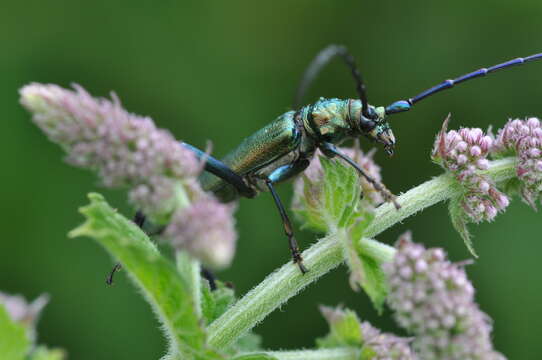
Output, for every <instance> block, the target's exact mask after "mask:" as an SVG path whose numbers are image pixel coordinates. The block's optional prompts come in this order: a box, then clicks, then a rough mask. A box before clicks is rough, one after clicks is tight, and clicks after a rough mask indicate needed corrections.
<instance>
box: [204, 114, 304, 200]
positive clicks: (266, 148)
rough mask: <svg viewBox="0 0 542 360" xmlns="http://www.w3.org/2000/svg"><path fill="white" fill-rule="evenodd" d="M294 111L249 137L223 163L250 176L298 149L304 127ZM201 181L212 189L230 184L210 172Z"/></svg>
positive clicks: (239, 172) (208, 188)
mask: <svg viewBox="0 0 542 360" xmlns="http://www.w3.org/2000/svg"><path fill="white" fill-rule="evenodd" d="M294 114H295V113H294V112H293V111H289V112H287V113H285V114H283V115H281V116H279V117H278V118H277V119H276V120H274V121H273V122H271V123H270V124H268V125H266V126H265V127H263V128H262V129H260V130H258V131H256V132H255V133H254V134H252V135H251V136H249V137H247V138H245V139H244V140H243V141H242V142H241V144H239V146H237V148H235V149H234V150H233V151H231V152H230V153H229V154H228V155H226V156H225V157H224V158H223V159H222V162H224V164H226V165H227V166H229V167H230V169H232V170H233V171H234V172H236V173H237V174H239V175H246V174H248V173H250V172H253V171H256V170H258V169H261V168H263V167H265V166H267V165H268V164H269V163H271V162H272V161H274V160H276V159H278V158H280V157H282V156H284V155H285V154H287V153H289V152H290V151H292V150H294V149H295V148H296V147H297V146H298V145H299V143H300V140H301V130H300V129H299V128H298V126H297V125H296V122H295V119H294ZM200 181H201V183H202V186H203V188H204V189H205V190H208V191H218V190H220V189H221V188H223V187H230V186H229V185H228V184H226V183H225V182H224V181H223V180H222V179H220V178H218V177H216V176H214V175H212V174H209V173H205V174H203V175H202V176H201V178H200ZM220 192H221V193H222V192H223V191H220ZM220 197H223V196H220Z"/></svg>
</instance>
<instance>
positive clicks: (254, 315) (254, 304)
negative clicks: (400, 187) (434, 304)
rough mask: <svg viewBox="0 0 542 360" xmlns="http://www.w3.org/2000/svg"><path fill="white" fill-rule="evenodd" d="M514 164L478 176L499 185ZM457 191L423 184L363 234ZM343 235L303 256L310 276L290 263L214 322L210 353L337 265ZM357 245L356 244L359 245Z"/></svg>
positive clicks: (446, 179) (444, 184)
mask: <svg viewBox="0 0 542 360" xmlns="http://www.w3.org/2000/svg"><path fill="white" fill-rule="evenodd" d="M515 164H516V160H515V158H506V159H502V160H497V161H493V162H491V164H490V167H489V169H488V170H486V171H485V172H484V173H485V174H487V175H489V176H491V177H492V178H493V179H494V180H495V181H497V182H500V181H504V180H506V179H510V178H512V177H513V176H515ZM461 191H462V189H461V187H460V186H459V185H458V184H457V182H456V181H455V179H454V178H453V177H452V176H449V175H446V174H445V175H441V176H439V177H436V178H434V179H432V180H429V181H427V182H425V183H423V184H421V185H418V186H417V187H415V188H413V189H410V190H409V191H408V192H406V193H404V194H403V195H401V196H399V198H398V199H397V201H398V202H399V204H400V205H401V209H399V210H396V209H395V208H394V207H393V205H392V204H389V203H386V204H384V205H382V206H380V207H379V208H378V209H377V210H376V214H375V219H374V220H373V222H372V223H371V225H369V227H368V228H367V230H366V231H365V234H364V235H365V236H366V237H374V236H376V235H378V234H379V233H381V232H382V231H384V230H386V229H388V228H389V227H391V226H392V225H394V224H396V223H398V222H400V221H402V220H404V219H405V218H407V217H409V216H411V215H413V214H415V213H417V212H419V211H421V210H423V209H425V208H427V207H429V206H432V205H434V204H436V203H438V202H440V201H443V200H446V199H449V198H451V197H452V196H454V195H458V194H459V192H461ZM341 234H343V235H344V232H341V231H339V232H337V233H334V234H330V235H328V236H326V237H324V238H322V239H320V240H319V241H318V242H317V243H316V244H314V245H313V246H311V247H310V248H309V249H307V250H306V251H304V252H303V258H304V259H305V264H306V265H307V266H308V268H309V269H310V271H309V272H308V273H307V274H305V275H301V273H300V272H299V270H298V268H297V267H296V266H294V265H293V264H291V263H288V264H285V265H283V266H282V267H281V268H279V269H278V270H276V271H275V272H273V273H272V274H270V275H269V276H267V277H266V278H265V279H264V280H263V281H262V282H261V283H260V284H259V285H258V286H256V287H255V288H254V289H252V290H251V291H249V292H248V293H247V294H246V295H245V296H244V297H243V298H241V299H240V300H239V301H238V302H237V303H236V304H235V305H234V306H232V307H231V308H230V309H229V310H228V311H226V312H225V313H224V314H223V315H222V316H221V317H219V318H218V319H216V320H215V321H214V322H213V323H212V324H211V325H210V326H209V328H208V343H209V344H210V345H211V346H213V347H216V348H221V347H224V346H227V345H229V344H231V343H232V342H234V341H235V340H236V339H238V338H239V337H240V336H241V335H243V334H244V333H245V332H247V331H248V330H250V329H251V328H253V327H254V326H255V325H256V324H258V323H259V322H260V321H262V320H263V319H264V318H265V317H266V316H267V315H268V314H269V313H270V312H272V311H273V310H275V309H276V308H277V307H279V306H280V305H282V304H283V303H284V302H286V301H287V300H288V299H289V298H291V297H292V296H294V295H296V294H297V293H298V292H299V291H301V290H302V289H303V288H304V287H305V286H307V285H309V284H310V283H312V282H313V281H315V280H316V279H318V278H319V277H320V276H322V275H324V274H325V273H327V272H328V271H330V270H331V269H333V268H335V267H337V266H339V265H340V264H341V263H342V262H343V260H344V259H343V252H342V246H341V241H342V239H340V238H339V236H340V235H341ZM360 241H361V239H360ZM363 242H364V245H363V246H364V248H367V249H368V251H370V252H371V254H372V255H373V256H374V257H376V258H379V259H385V260H389V259H391V258H392V257H393V254H394V249H393V248H392V247H390V246H389V245H386V244H383V243H380V242H378V241H376V240H371V239H367V238H364V239H363Z"/></svg>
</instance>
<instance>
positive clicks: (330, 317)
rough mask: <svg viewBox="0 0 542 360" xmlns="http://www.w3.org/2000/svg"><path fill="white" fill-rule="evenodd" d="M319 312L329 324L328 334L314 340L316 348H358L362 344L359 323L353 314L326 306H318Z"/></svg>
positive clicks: (346, 310)
mask: <svg viewBox="0 0 542 360" xmlns="http://www.w3.org/2000/svg"><path fill="white" fill-rule="evenodd" d="M320 311H321V312H322V314H323V315H324V317H325V318H326V320H327V322H328V324H329V334H328V335H327V336H325V337H323V338H318V339H316V345H317V347H318V348H320V349H322V348H336V347H341V346H360V345H361V344H362V343H363V335H362V333H361V322H360V320H359V319H358V316H357V315H356V313H355V312H353V311H352V310H349V309H342V308H340V307H338V308H335V309H334V308H331V307H328V306H320Z"/></svg>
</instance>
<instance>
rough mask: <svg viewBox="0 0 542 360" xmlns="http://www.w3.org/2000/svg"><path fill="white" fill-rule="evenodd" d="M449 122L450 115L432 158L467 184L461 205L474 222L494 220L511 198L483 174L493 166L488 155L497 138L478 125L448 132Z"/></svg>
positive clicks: (434, 148)
mask: <svg viewBox="0 0 542 360" xmlns="http://www.w3.org/2000/svg"><path fill="white" fill-rule="evenodd" d="M448 121H449V117H448V118H447V119H446V120H445V121H444V124H443V126H442V130H441V132H440V133H439V134H438V135H437V138H436V140H435V146H434V147H433V152H432V158H433V160H434V161H435V162H437V163H438V164H440V165H441V166H442V167H443V168H445V169H447V170H448V171H450V172H451V173H452V174H453V175H454V177H455V178H456V179H457V180H458V181H459V182H460V183H461V185H462V186H463V187H464V190H465V191H464V194H463V197H462V200H461V204H462V206H463V209H464V212H465V214H466V215H467V216H468V217H469V219H470V221H472V222H475V223H478V222H481V221H491V220H493V219H494V218H495V216H496V215H497V213H498V212H499V211H503V210H504V209H506V207H507V206H508V204H509V200H508V197H507V196H506V195H505V194H503V193H502V192H500V191H499V190H498V189H497V187H496V185H495V183H494V182H493V181H492V180H491V179H490V178H489V177H488V176H485V175H482V174H480V173H479V171H483V170H487V168H488V166H489V160H488V155H489V153H490V150H491V148H492V145H493V139H492V138H491V136H489V135H485V134H484V133H483V131H482V130H481V129H477V128H475V129H471V128H461V129H460V130H459V131H455V130H451V131H448V132H447V131H446V130H447V127H448Z"/></svg>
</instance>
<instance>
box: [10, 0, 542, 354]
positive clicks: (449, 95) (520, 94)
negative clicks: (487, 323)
mask: <svg viewBox="0 0 542 360" xmlns="http://www.w3.org/2000/svg"><path fill="white" fill-rule="evenodd" d="M541 15H542V2H541V1H539V0H531V1H516V2H512V1H504V0H495V1H491V2H485V1H471V0H470V1H468V0H456V1H446V2H445V1H438V2H437V1H408V2H407V1H388V0H385V1H372V2H367V1H315V0H311V1H309V0H303V1H268V2H259V1H153V2H150V1H148V2H142V1H133V0H132V1H91V2H83V1H24V2H23V1H19V2H14V1H7V2H6V1H5V0H4V1H3V2H2V4H1V5H0V45H1V49H2V53H1V56H0V108H1V110H2V113H1V114H2V115H1V117H2V124H3V126H4V127H3V128H2V131H0V137H1V138H0V156H1V157H2V161H1V164H2V172H1V177H0V179H1V180H0V181H1V187H0V191H1V193H0V219H1V224H2V232H1V234H2V235H1V238H2V240H1V241H0V289H1V290H3V291H7V292H11V293H22V294H24V295H25V296H27V297H30V298H34V297H36V296H37V295H38V294H40V293H42V292H48V293H50V294H51V296H52V300H51V303H50V305H49V306H48V307H47V308H46V310H45V313H44V316H43V318H42V319H41V322H40V324H39V341H40V342H42V343H46V344H49V345H51V346H60V347H64V348H65V349H67V351H68V353H69V354H70V358H71V359H79V360H85V359H134V360H135V359H157V358H158V357H159V356H160V355H162V354H163V353H164V350H165V346H164V340H163V339H162V337H161V334H160V331H159V330H158V328H157V325H158V324H157V322H156V320H155V319H154V316H153V315H152V313H151V311H150V309H149V307H148V306H147V305H146V303H145V302H144V301H143V300H142V298H141V296H139V294H138V293H137V291H135V289H134V287H133V286H131V284H130V283H129V281H128V279H127V278H126V276H125V274H122V273H121V275H120V276H119V277H118V278H117V282H116V285H115V286H114V287H107V286H106V285H105V283H104V280H105V276H106V274H107V273H108V271H109V270H110V268H111V265H112V263H113V262H112V260H111V259H110V258H109V256H108V255H107V254H106V253H105V252H104V251H103V250H102V249H101V248H99V247H98V246H97V244H95V243H94V242H92V241H89V240H86V239H76V240H73V239H68V238H67V237H66V233H67V232H68V231H69V230H70V229H72V228H73V227H75V226H76V225H78V224H79V223H80V222H81V221H82V217H81V216H80V215H79V214H78V213H77V208H78V207H79V206H81V205H83V204H85V203H86V202H87V200H86V193H88V192H90V191H100V192H102V193H104V194H105V195H106V197H107V198H108V199H109V200H110V202H111V203H113V204H115V206H118V207H119V209H121V211H122V212H123V213H125V214H126V215H127V216H131V214H132V213H133V209H130V208H129V207H128V206H127V205H126V202H125V192H123V191H106V190H104V189H102V188H100V187H99V184H98V183H97V179H96V177H95V176H94V175H93V174H91V173H89V172H86V171H83V170H80V169H75V168H73V167H70V166H68V165H66V164H65V163H63V161H62V157H63V153H62V151H61V150H60V149H59V147H57V146H56V145H54V144H52V143H50V142H48V141H47V140H46V138H45V136H44V135H43V134H42V133H41V132H40V131H39V130H38V129H37V128H36V127H35V126H34V125H33V124H32V123H31V122H30V116H29V114H28V113H26V112H25V111H24V110H23V109H22V108H21V106H20V105H19V104H18V93H17V90H18V89H19V88H20V87H21V86H22V85H24V84H27V83H29V82H32V81H37V82H51V83H57V84H60V85H62V86H69V85H70V83H73V82H75V83H78V84H81V85H82V86H84V87H85V88H86V89H88V90H89V91H90V92H91V93H92V94H94V95H100V96H107V95H108V94H109V91H111V90H114V91H116V92H117V93H118V94H119V96H120V98H121V99H122V101H123V104H124V105H125V107H126V108H127V109H129V110H130V111H132V112H135V113H138V114H143V115H150V116H151V117H152V118H153V119H154V120H155V121H156V123H157V124H158V125H159V126H161V127H164V128H168V129H170V130H171V131H172V132H173V133H174V134H175V135H176V136H177V137H178V138H179V139H183V140H186V141H187V142H190V143H192V144H194V145H196V146H204V145H205V143H206V141H207V140H212V141H213V144H214V154H215V155H217V156H221V155H223V154H225V153H226V152H227V151H228V150H229V149H231V148H232V147H234V146H235V145H236V144H237V143H238V142H239V141H240V140H241V139H242V138H243V137H245V136H247V135H249V134H250V133H251V132H253V131H254V130H256V129H258V128H260V127H261V126H263V125H264V124H266V123H267V122H269V121H271V120H272V119H274V118H275V117H276V116H277V115H279V114H281V113H283V112H285V111H287V110H288V109H289V106H291V100H292V97H293V93H294V89H295V87H296V86H297V82H298V80H299V78H300V76H301V74H302V72H303V70H304V68H305V66H306V65H307V64H308V62H309V61H310V60H311V59H312V57H313V56H314V55H315V54H316V53H317V51H318V50H320V49H321V48H323V47H324V46H326V45H328V44H330V43H342V44H345V45H347V46H348V47H349V48H350V50H351V52H352V53H353V54H355V56H356V58H357V61H358V63H359V65H360V67H361V69H362V73H363V75H364V77H365V79H366V82H367V84H368V93H369V100H370V102H371V103H373V104H375V105H386V104H389V103H390V102H392V101H394V100H397V99H399V98H404V97H409V96H413V95H415V94H417V93H418V92H419V91H421V90H424V89H426V88H428V87H430V86H432V85H434V84H436V83H437V82H439V81H441V80H443V79H445V78H450V77H454V76H457V75H461V74H463V73H466V72H469V71H472V70H475V69H477V68H479V67H482V66H490V65H494V64H496V63H498V62H501V61H505V60H508V59H511V58H514V57H518V56H527V55H531V54H533V53H537V52H541V51H542V42H541V39H542V36H541V35H542V31H541V29H542V26H541V23H540V19H541ZM318 96H328V97H355V91H354V84H353V81H352V79H351V78H350V76H349V73H348V71H347V70H346V69H345V68H343V67H342V66H341V65H340V64H339V62H336V63H334V64H332V65H331V66H330V67H329V68H328V70H326V71H325V72H324V73H323V75H322V76H321V78H319V80H318V81H317V83H316V85H315V86H314V87H313V88H312V90H311V92H310V94H309V96H307V98H306V99H305V101H306V102H310V101H313V100H314V99H316V98H317V97H318ZM541 96H542V63H540V62H539V63H533V64H529V65H526V66H523V67H521V68H514V69H510V70H508V71H505V72H502V73H498V74H495V75H492V76H490V77H488V78H486V79H480V80H476V81H473V82H470V83H468V84H464V85H461V86H459V87H458V88H456V89H455V90H451V91H449V92H445V93H442V94H439V95H436V96H434V97H433V98H431V99H430V100H429V99H428V100H426V101H424V102H422V103H420V104H419V105H417V106H416V108H415V109H414V110H413V111H411V112H410V113H405V114H402V115H398V116H396V117H395V118H394V120H392V126H393V127H394V131H395V135H396V136H397V137H398V146H397V153H396V155H395V156H394V157H392V158H388V157H386V156H385V154H384V152H383V151H382V150H379V152H378V154H377V160H378V162H379V164H380V165H381V166H382V167H383V176H384V180H385V182H386V183H387V185H388V187H389V188H390V189H392V191H393V192H395V193H400V192H402V191H406V190H408V189H409V188H411V187H413V186H415V185H417V184H419V183H421V182H423V181H425V180H427V179H429V178H430V177H431V176H435V175H438V174H439V173H440V170H439V168H437V166H435V165H433V164H432V163H431V161H430V159H429V152H430V149H431V146H432V144H433V139H434V136H435V134H436V132H437V131H438V130H439V129H440V126H441V123H442V120H443V119H444V117H445V116H446V115H447V114H448V113H450V112H451V113H452V124H451V126H452V127H453V128H457V127H459V126H461V125H463V126H469V127H481V128H487V126H489V125H491V124H492V125H493V126H494V127H495V128H498V127H501V126H502V125H503V124H504V123H505V122H506V121H507V119H508V118H510V117H525V116H530V115H535V116H542V102H541V101H540V99H541ZM364 147H365V149H368V148H370V145H368V144H366V143H364ZM280 193H281V194H282V196H283V197H284V198H285V201H287V202H289V199H290V197H291V186H290V185H284V186H282V187H280ZM237 218H238V229H239V232H240V241H239V246H238V253H237V255H236V259H235V262H234V264H233V266H232V267H231V268H230V269H228V270H227V271H224V272H221V273H219V277H220V278H222V279H225V280H229V281H232V282H233V283H234V284H235V286H236V289H237V291H238V292H239V293H240V294H243V293H245V292H246V291H247V290H249V289H250V288H251V287H252V286H254V285H256V284H257V283H258V282H259V281H260V280H262V278H263V277H264V276H265V275H266V274H268V273H269V272H270V271H272V270H273V269H275V268H276V267H278V266H280V265H282V264H283V263H284V262H286V261H288V260H289V254H288V249H287V246H286V240H285V238H284V236H283V234H282V230H281V227H280V222H279V216H278V214H277V212H276V210H275V206H274V204H273V203H272V200H271V198H270V196H269V194H263V195H262V196H260V197H259V198H257V199H255V200H251V201H249V200H242V201H241V202H240V207H239V211H238V213H237ZM407 229H411V230H412V231H413V234H414V239H415V240H416V241H418V242H423V243H425V244H426V245H427V246H440V247H444V248H445V249H446V250H447V251H448V252H449V253H450V257H451V258H452V259H453V260H454V261H459V260H463V259H465V258H468V257H469V254H468V252H467V250H466V249H465V247H464V246H463V243H462V241H461V239H460V238H459V236H458V235H457V234H456V233H455V232H454V230H453V229H452V227H451V225H450V221H449V218H448V216H447V212H446V206H445V205H443V204H440V205H438V206H435V207H433V208H431V209H429V210H427V211H425V212H423V213H421V214H419V215H418V216H415V217H413V218H411V219H408V220H407V221H405V222H404V223H403V224H400V225H398V226H396V227H394V228H393V229H390V230H388V231H387V232H385V233H383V234H382V235H381V236H379V240H381V241H385V242H387V243H393V242H394V241H395V239H396V238H397V236H398V235H399V234H400V233H402V232H403V231H405V230H407ZM540 229H541V226H540V215H539V214H538V213H536V212H534V211H532V210H531V209H530V208H529V207H527V206H526V205H524V204H523V203H521V201H519V199H516V200H515V201H514V202H513V203H512V205H511V206H510V207H509V209H508V211H507V212H506V213H505V214H503V215H499V216H498V218H497V220H496V221H495V222H494V223H492V224H482V225H480V226H471V230H472V232H473V234H474V242H475V247H476V249H477V250H478V253H479V254H480V255H481V256H480V259H479V260H478V261H477V262H476V264H475V265H472V266H469V267H468V272H469V275H470V277H471V279H472V281H473V282H474V284H475V287H476V289H477V300H478V302H479V303H480V306H481V308H482V309H483V310H484V311H485V312H487V313H488V314H489V315H490V316H491V317H492V318H493V320H494V333H493V336H494V341H495V346H496V348H497V349H498V350H500V351H502V352H503V353H504V354H505V355H507V356H508V357H509V358H510V359H539V358H541V357H542V341H540V340H541V335H540V334H541V333H540V329H539V328H538V326H539V325H536V324H537V323H538V321H537V319H540V318H542V282H541V281H540V259H541V255H542V242H541V241H540V240H541V237H540ZM298 239H299V241H300V243H301V244H302V246H303V247H307V246H308V245H309V244H310V243H312V242H314V241H315V239H316V235H314V234H312V233H310V232H304V231H298ZM339 303H342V304H344V305H346V306H348V307H351V308H354V309H355V310H356V311H357V312H358V313H359V314H360V316H361V317H362V318H363V319H366V320H369V321H371V322H372V323H373V324H375V325H376V326H379V327H381V328H383V329H385V330H390V331H398V330H397V329H396V328H395V325H394V324H393V321H391V319H390V316H389V313H385V314H384V315H383V316H378V315H377V314H376V312H375V310H374V309H373V308H372V306H371V305H370V303H369V302H368V299H367V297H366V296H365V294H363V293H354V292H352V291H351V290H350V288H349V286H348V281H347V276H345V269H344V268H340V269H338V270H335V271H333V272H332V273H330V274H328V275H327V276H325V277H324V278H323V279H322V280H321V281H320V282H318V283H316V284H315V285H312V286H311V287H309V288H308V289H307V290H305V291H304V292H302V293H301V294H300V295H299V296H297V297H295V298H293V299H292V300H290V301H289V302H288V303H287V304H286V305H284V306H283V307H282V308H281V309H280V310H279V311H276V312H274V313H273V314H271V316H269V318H268V319H266V320H265V321H264V322H263V323H262V324H261V325H260V326H258V327H257V328H256V332H257V333H259V334H261V335H263V336H264V346H265V347H268V348H272V349H279V348H280V349H290V348H299V347H311V346H313V339H314V338H315V337H317V336H321V335H323V334H324V333H325V332H326V331H327V330H326V324H325V323H324V321H323V319H322V318H321V316H320V315H319V313H318V309H317V305H318V304H327V305H335V304H339Z"/></svg>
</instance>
